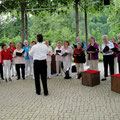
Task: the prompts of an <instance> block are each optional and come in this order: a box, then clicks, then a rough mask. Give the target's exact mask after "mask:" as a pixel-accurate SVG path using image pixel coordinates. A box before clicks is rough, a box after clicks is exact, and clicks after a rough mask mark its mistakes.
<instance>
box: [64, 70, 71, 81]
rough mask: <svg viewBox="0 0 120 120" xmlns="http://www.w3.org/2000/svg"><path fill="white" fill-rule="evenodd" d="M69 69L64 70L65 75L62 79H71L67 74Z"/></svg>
mask: <svg viewBox="0 0 120 120" xmlns="http://www.w3.org/2000/svg"><path fill="white" fill-rule="evenodd" d="M69 70H70V68H69V69H68V70H67V71H65V77H64V79H71V77H70V75H69Z"/></svg>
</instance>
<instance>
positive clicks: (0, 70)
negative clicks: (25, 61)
mask: <svg viewBox="0 0 120 120" xmlns="http://www.w3.org/2000/svg"><path fill="white" fill-rule="evenodd" d="M0 75H1V79H2V80H4V78H3V65H2V63H1V48H0Z"/></svg>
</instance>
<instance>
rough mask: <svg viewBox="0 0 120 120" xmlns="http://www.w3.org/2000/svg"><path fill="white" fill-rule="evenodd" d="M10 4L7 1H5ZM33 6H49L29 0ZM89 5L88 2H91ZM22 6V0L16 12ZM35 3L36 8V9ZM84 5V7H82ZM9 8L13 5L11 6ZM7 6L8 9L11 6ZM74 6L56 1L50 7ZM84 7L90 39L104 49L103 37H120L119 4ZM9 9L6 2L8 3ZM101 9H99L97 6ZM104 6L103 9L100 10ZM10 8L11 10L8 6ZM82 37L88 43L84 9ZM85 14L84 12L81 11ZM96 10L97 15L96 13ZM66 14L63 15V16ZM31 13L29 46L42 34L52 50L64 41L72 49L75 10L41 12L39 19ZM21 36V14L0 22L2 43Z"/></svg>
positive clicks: (81, 14) (29, 17) (72, 1)
mask: <svg viewBox="0 0 120 120" xmlns="http://www.w3.org/2000/svg"><path fill="white" fill-rule="evenodd" d="M6 1H8V0H6ZM28 1H29V3H30V5H29V6H27V8H30V7H31V6H32V7H33V8H35V7H40V5H39V4H40V3H41V7H44V6H45V5H46V1H47V0H45V1H44V3H43V2H42V1H41V0H40V1H39V2H40V3H38V1H37V0H35V1H33V0H28ZM90 1H91V2H95V1H96V0H90ZM90 1H89V2H90ZM17 2H18V3H20V1H19V0H17V1H16V3H15V7H14V8H17V9H18V8H20V6H18V7H16V4H17ZM33 3H34V5H33ZM83 3H85V4H83ZM9 4H10V3H9ZM9 4H8V6H9ZM72 4H74V0H68V1H64V0H63V1H61V0H59V1H58V0H53V1H52V2H50V4H49V5H47V6H46V7H48V6H53V7H54V6H64V5H72ZM82 4H83V6H82V7H86V9H87V11H88V21H87V22H88V36H89V38H90V37H91V36H94V37H95V38H96V41H97V42H98V43H99V45H100V46H101V44H102V35H104V34H108V35H109V39H110V38H111V37H117V34H118V33H120V23H119V21H120V11H119V8H120V0H114V3H113V4H111V5H110V6H107V7H104V8H101V7H103V5H101V2H100V3H96V4H92V5H91V4H89V3H88V2H85V1H84V0H81V3H80V5H82ZM5 5H6V7H7V2H6V3H5ZM97 5H98V7H97V8H98V9H97V8H96V6H97ZM100 5H101V6H100ZM9 8H10V6H9ZM79 8H80V9H79V19H80V22H79V27H80V29H79V31H80V33H79V36H80V37H81V40H82V41H84V42H85V27H84V11H83V8H81V7H79ZM81 10H82V11H81ZM96 10H97V11H96ZM61 11H63V12H61ZM32 14H33V12H32V13H29V16H28V34H29V42H31V41H32V40H35V39H36V34H38V33H42V34H43V35H44V40H49V41H50V42H51V45H52V46H53V48H54V47H55V46H56V44H57V41H59V40H60V41H62V42H64V41H65V40H68V41H70V43H71V45H72V44H73V43H74V42H75V31H76V25H75V10H74V8H69V9H67V8H62V9H57V10H56V12H55V11H53V12H50V11H48V10H46V11H41V12H38V13H37V16H36V15H34V14H33V15H32ZM20 36H21V18H20V13H18V12H11V14H10V16H8V17H7V19H4V20H3V19H1V18H0V43H2V42H5V43H8V42H9V41H14V42H15V43H17V42H19V41H20Z"/></svg>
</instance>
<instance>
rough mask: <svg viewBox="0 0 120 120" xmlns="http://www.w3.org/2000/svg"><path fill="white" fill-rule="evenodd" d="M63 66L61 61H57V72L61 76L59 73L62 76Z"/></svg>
mask: <svg viewBox="0 0 120 120" xmlns="http://www.w3.org/2000/svg"><path fill="white" fill-rule="evenodd" d="M61 64H62V62H61V61H56V72H57V74H59V73H60V74H62V69H61ZM59 70H60V71H59Z"/></svg>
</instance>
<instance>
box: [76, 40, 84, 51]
mask: <svg viewBox="0 0 120 120" xmlns="http://www.w3.org/2000/svg"><path fill="white" fill-rule="evenodd" d="M81 44H82V45H83V49H84V50H85V51H86V44H85V43H83V42H81ZM75 45H77V42H76V43H75Z"/></svg>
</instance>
